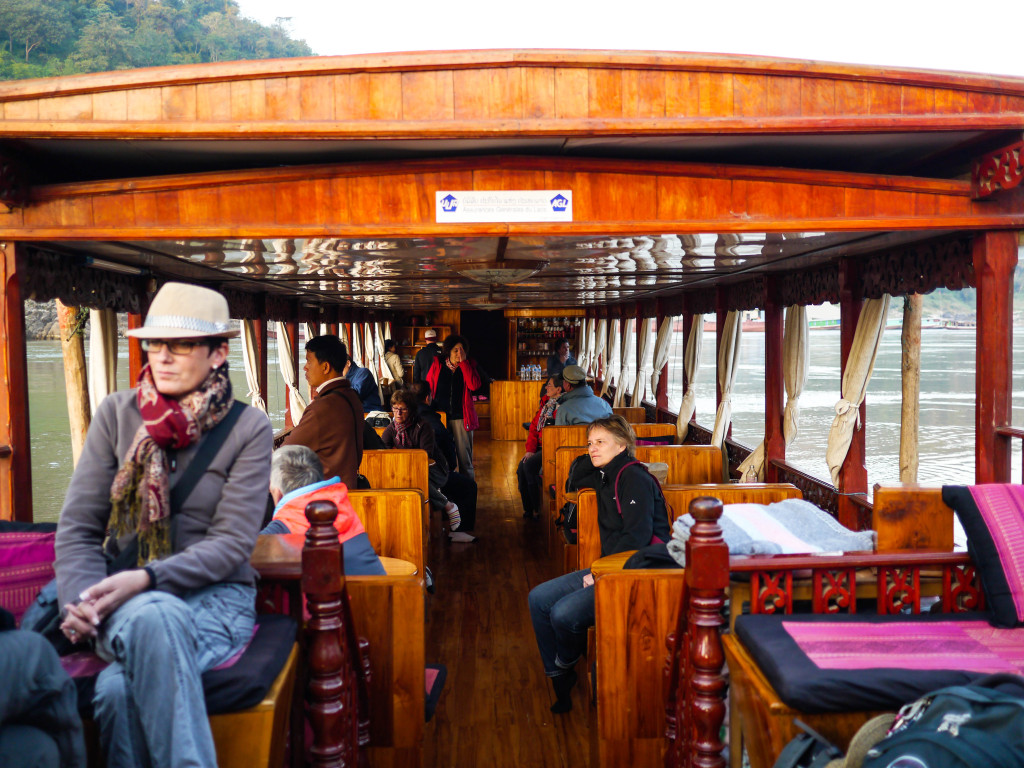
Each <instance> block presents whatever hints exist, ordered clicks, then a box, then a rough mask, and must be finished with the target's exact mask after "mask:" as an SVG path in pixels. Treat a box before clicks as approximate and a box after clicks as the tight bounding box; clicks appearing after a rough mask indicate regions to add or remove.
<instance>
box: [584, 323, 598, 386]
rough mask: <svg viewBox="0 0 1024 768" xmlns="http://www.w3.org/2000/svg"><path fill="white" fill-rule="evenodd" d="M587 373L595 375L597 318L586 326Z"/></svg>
mask: <svg viewBox="0 0 1024 768" xmlns="http://www.w3.org/2000/svg"><path fill="white" fill-rule="evenodd" d="M584 370H585V371H587V373H589V374H591V375H593V376H596V375H597V318H591V320H590V322H589V323H588V324H587V367H586V368H584Z"/></svg>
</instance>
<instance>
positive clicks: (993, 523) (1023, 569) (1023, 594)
mask: <svg viewBox="0 0 1024 768" xmlns="http://www.w3.org/2000/svg"><path fill="white" fill-rule="evenodd" d="M942 500H943V501H944V502H946V504H948V505H949V506H950V507H952V508H953V511H954V512H956V516H957V517H958V518H959V519H960V523H961V524H962V525H963V527H964V531H965V532H966V533H967V548H968V549H969V550H970V553H971V557H972V558H973V559H974V562H975V564H976V565H977V567H978V570H979V571H980V573H981V585H982V588H983V589H984V591H985V601H986V602H987V603H988V605H989V611H990V615H991V621H992V623H993V624H994V625H995V626H997V627H1017V626H1022V625H1024V486H1020V485H1009V484H1006V485H1001V484H993V485H971V486H964V485H947V486H943V488H942Z"/></svg>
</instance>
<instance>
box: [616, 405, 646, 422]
mask: <svg viewBox="0 0 1024 768" xmlns="http://www.w3.org/2000/svg"><path fill="white" fill-rule="evenodd" d="M612 413H614V414H615V415H616V416H621V417H622V418H624V419H625V420H626V421H628V422H629V423H630V424H642V423H643V422H645V421H647V409H645V408H640V407H636V408H632V407H630V406H628V405H624V406H621V407H619V408H612Z"/></svg>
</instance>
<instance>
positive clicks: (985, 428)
mask: <svg viewBox="0 0 1024 768" xmlns="http://www.w3.org/2000/svg"><path fill="white" fill-rule="evenodd" d="M973 258H974V279H975V281H976V285H977V288H978V299H977V301H978V330H977V349H978V362H977V366H976V370H975V416H974V430H975V435H974V446H975V447H974V478H975V482H977V483H1008V482H1009V481H1010V442H1009V440H1008V439H1007V438H1005V437H1002V436H1000V435H998V434H997V433H996V429H998V428H999V427H1003V426H1009V425H1010V422H1011V418H1010V414H1011V411H1010V401H1011V396H1012V394H1013V270H1014V268H1015V267H1016V266H1017V236H1016V234H1015V233H1014V232H985V233H983V234H980V235H978V236H976V237H975V238H974V245H973Z"/></svg>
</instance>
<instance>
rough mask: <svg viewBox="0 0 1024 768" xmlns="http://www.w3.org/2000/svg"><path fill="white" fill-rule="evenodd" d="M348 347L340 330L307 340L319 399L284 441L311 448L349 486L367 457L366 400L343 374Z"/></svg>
mask: <svg viewBox="0 0 1024 768" xmlns="http://www.w3.org/2000/svg"><path fill="white" fill-rule="evenodd" d="M348 359H349V358H348V350H347V349H346V348H345V345H344V343H342V341H341V339H339V338H338V337H337V336H334V335H330V334H328V335H324V336H317V337H315V338H312V339H310V340H309V341H307V342H306V365H305V367H304V368H303V370H304V371H305V373H306V381H308V382H309V393H310V395H311V396H312V398H313V401H312V402H311V403H310V404H309V406H308V407H307V408H306V410H305V411H303V413H302V418H301V419H300V420H299V423H298V424H297V425H296V426H295V428H294V429H293V430H292V431H291V432H290V433H289V434H288V436H287V437H286V438H285V439H284V445H304V446H306V447H307V448H311V449H312V450H313V451H314V452H315V453H316V455H317V456H318V457H320V462H321V463H322V464H323V465H324V476H325V477H333V476H334V475H337V476H338V477H340V478H341V481H342V482H343V483H345V485H346V486H348V487H349V488H355V487H356V473H357V472H358V471H359V462H360V461H361V460H362V458H363V426H364V425H363V404H362V402H361V401H360V399H359V395H357V394H356V392H355V390H354V389H352V385H351V384H350V383H349V381H348V379H345V378H342V375H341V372H342V371H343V370H345V364H346V363H347V362H348Z"/></svg>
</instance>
